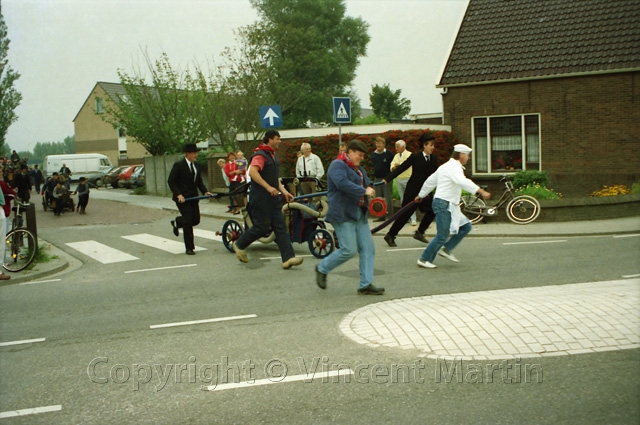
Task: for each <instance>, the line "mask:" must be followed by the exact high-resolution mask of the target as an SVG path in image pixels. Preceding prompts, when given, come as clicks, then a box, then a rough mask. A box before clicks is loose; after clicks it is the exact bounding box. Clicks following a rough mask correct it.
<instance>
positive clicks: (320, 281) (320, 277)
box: [316, 265, 327, 289]
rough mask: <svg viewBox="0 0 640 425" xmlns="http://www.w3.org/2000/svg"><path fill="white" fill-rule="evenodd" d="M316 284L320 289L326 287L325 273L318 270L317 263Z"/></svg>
mask: <svg viewBox="0 0 640 425" xmlns="http://www.w3.org/2000/svg"><path fill="white" fill-rule="evenodd" d="M316 284H317V285H318V287H319V288H320V289H327V275H326V274H324V273H321V272H320V270H318V265H316Z"/></svg>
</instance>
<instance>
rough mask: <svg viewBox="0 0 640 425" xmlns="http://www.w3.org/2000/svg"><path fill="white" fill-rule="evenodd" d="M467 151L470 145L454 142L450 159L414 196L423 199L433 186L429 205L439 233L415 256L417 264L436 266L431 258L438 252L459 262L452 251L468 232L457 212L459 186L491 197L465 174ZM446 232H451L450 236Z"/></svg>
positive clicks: (460, 214)
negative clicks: (433, 191)
mask: <svg viewBox="0 0 640 425" xmlns="http://www.w3.org/2000/svg"><path fill="white" fill-rule="evenodd" d="M470 153H471V148H470V147H468V146H467V145H463V144H458V145H455V146H454V147H453V155H451V158H450V159H449V161H448V162H446V163H444V164H442V165H441V166H440V168H438V171H436V172H435V173H433V174H432V175H431V176H430V177H429V178H428V179H427V181H426V182H424V185H423V186H422V189H421V190H420V193H419V194H418V196H417V197H416V199H415V201H416V202H422V200H423V199H424V198H426V197H427V196H428V195H429V193H431V191H432V190H433V189H436V192H435V195H434V196H433V198H434V199H433V204H432V208H433V212H434V213H435V215H436V227H437V230H438V234H437V235H436V237H435V238H433V239H432V240H431V242H430V243H429V245H427V248H426V249H425V250H424V252H423V253H422V255H421V256H420V258H419V259H418V267H424V268H427V269H433V268H435V267H436V266H435V264H433V261H434V260H435V258H436V255H441V256H443V257H444V258H446V259H448V260H451V261H453V262H455V263H457V262H459V260H458V259H457V258H456V257H455V256H454V255H453V254H452V253H451V251H453V250H454V249H455V247H456V246H457V245H458V244H459V243H460V241H462V239H463V238H464V237H465V236H466V235H467V233H469V232H470V231H471V222H470V221H469V219H468V218H466V217H465V216H464V215H463V214H462V212H461V211H460V195H461V192H462V189H464V190H466V191H467V192H469V193H472V194H475V193H479V194H480V195H481V196H482V197H483V198H485V199H489V198H490V197H491V194H490V193H489V192H487V191H486V190H483V189H481V188H480V187H479V186H478V185H477V184H475V183H474V182H472V181H471V180H469V179H468V178H466V177H465V175H464V165H465V164H466V163H467V161H469V158H470V157H471V155H470ZM449 234H451V235H452V236H451V237H450V238H449Z"/></svg>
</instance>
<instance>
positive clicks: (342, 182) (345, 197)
mask: <svg viewBox="0 0 640 425" xmlns="http://www.w3.org/2000/svg"><path fill="white" fill-rule="evenodd" d="M358 168H359V169H360V172H361V173H362V175H363V176H364V187H362V184H361V181H360V176H359V175H358V173H357V172H356V171H355V170H354V169H353V168H351V167H349V166H348V165H347V163H346V162H345V161H343V160H342V159H336V160H335V161H333V162H332V163H331V165H330V166H329V171H328V172H327V189H328V194H327V196H328V197H329V211H328V212H327V216H326V217H325V220H326V221H328V222H329V223H344V222H347V221H353V222H355V221H357V220H358V202H359V201H360V198H361V197H362V196H364V194H365V192H366V188H367V187H368V186H371V180H369V178H368V177H367V172H366V171H364V168H362V167H360V166H359V167H358ZM368 206H369V200H368V199H367V197H365V198H364V209H365V211H364V214H365V216H366V214H367V210H368Z"/></svg>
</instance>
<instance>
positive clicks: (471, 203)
mask: <svg viewBox="0 0 640 425" xmlns="http://www.w3.org/2000/svg"><path fill="white" fill-rule="evenodd" d="M486 208H487V204H486V203H485V202H484V200H483V199H482V198H479V197H477V196H474V195H464V196H462V197H461V198H460V210H461V211H462V214H464V215H465V217H467V218H468V219H469V220H471V223H473V224H475V223H479V222H481V221H482V219H483V218H484V216H483V215H481V214H480V213H481V212H483V211H485V210H486Z"/></svg>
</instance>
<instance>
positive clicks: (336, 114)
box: [333, 97, 351, 124]
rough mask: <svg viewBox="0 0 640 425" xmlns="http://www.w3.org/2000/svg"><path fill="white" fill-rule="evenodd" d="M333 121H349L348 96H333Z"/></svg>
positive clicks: (349, 103)
mask: <svg viewBox="0 0 640 425" xmlns="http://www.w3.org/2000/svg"><path fill="white" fill-rule="evenodd" d="M333 122H334V123H336V124H344V123H350V122H351V99H350V98H348V97H334V98H333Z"/></svg>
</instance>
